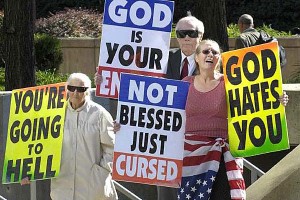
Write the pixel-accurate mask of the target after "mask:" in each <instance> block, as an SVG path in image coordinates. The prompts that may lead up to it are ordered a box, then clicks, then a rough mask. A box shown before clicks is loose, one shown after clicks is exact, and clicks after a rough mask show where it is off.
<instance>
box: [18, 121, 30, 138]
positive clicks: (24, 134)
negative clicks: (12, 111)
mask: <svg viewBox="0 0 300 200" xmlns="http://www.w3.org/2000/svg"><path fill="white" fill-rule="evenodd" d="M26 127H27V128H26ZM31 131H32V127H31V121H30V119H25V121H24V122H23V125H22V128H21V138H22V141H23V142H26V141H27V140H28V139H29V138H30V134H31Z"/></svg>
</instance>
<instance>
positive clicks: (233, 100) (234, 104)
mask: <svg viewBox="0 0 300 200" xmlns="http://www.w3.org/2000/svg"><path fill="white" fill-rule="evenodd" d="M234 94H235V97H234V95H233V90H228V100H229V106H230V116H231V117H235V109H236V111H237V116H240V115H241V114H242V108H241V99H240V93H239V89H238V88H237V89H235V90H234Z"/></svg>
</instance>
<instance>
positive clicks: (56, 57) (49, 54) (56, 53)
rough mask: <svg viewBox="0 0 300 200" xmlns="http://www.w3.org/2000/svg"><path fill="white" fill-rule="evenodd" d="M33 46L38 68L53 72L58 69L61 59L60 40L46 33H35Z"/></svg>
mask: <svg viewBox="0 0 300 200" xmlns="http://www.w3.org/2000/svg"><path fill="white" fill-rule="evenodd" d="M34 48H35V56H36V67H37V69H38V70H51V71H53V72H55V71H57V70H58V69H59V66H60V64H61V63H62V61H63V54H62V50H61V47H60V40H58V39H57V38H55V37H53V36H50V35H47V34H35V35H34Z"/></svg>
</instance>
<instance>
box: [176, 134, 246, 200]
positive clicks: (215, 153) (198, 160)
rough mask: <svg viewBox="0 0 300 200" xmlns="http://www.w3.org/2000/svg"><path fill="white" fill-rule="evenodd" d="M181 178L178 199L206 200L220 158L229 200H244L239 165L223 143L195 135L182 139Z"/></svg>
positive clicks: (240, 165) (241, 164) (210, 190)
mask: <svg viewBox="0 0 300 200" xmlns="http://www.w3.org/2000/svg"><path fill="white" fill-rule="evenodd" d="M184 150H185V151H184V160H183V174H182V182H181V188H179V189H178V193H177V194H178V195H177V196H178V199H182V200H183V199H184V200H194V199H200V200H206V199H209V198H210V196H211V193H212V186H213V183H214V182H215V180H216V175H217V172H218V170H219V165H220V159H221V155H222V154H223V156H224V161H225V167H226V171H227V177H228V181H229V185H230V189H231V190H230V195H231V199H232V200H245V199H246V191H245V182H244V179H243V176H242V170H243V161H242V159H238V158H234V157H233V156H232V155H231V153H230V152H229V150H228V144H227V143H226V142H225V141H224V139H221V138H218V139H208V138H207V137H205V138H204V137H201V136H199V135H196V134H190V135H186V136H185V146H184Z"/></svg>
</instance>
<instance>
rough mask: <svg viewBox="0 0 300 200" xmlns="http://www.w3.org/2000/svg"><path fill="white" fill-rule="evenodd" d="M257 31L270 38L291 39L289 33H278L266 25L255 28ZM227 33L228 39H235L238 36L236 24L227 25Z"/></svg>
mask: <svg viewBox="0 0 300 200" xmlns="http://www.w3.org/2000/svg"><path fill="white" fill-rule="evenodd" d="M256 29H257V30H263V31H265V32H266V33H268V34H269V35H271V36H274V37H291V36H292V35H291V33H290V32H284V31H278V30H275V29H272V28H270V27H269V26H267V25H265V24H264V25H263V26H261V27H256ZM227 32H228V37H230V38H236V37H238V36H239V35H240V32H239V27H238V25H237V24H229V26H228V27H227Z"/></svg>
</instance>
